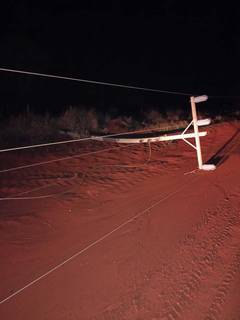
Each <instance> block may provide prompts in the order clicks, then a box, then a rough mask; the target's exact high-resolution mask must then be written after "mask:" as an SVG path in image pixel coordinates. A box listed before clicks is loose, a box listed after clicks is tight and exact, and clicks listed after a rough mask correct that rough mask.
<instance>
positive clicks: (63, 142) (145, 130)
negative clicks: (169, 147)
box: [0, 128, 164, 153]
mask: <svg viewBox="0 0 240 320" xmlns="http://www.w3.org/2000/svg"><path fill="white" fill-rule="evenodd" d="M163 130H164V129H163V128H152V129H151V128H149V129H142V130H135V131H125V132H121V133H113V134H108V135H104V136H98V138H111V137H117V136H121V135H127V134H135V133H143V132H151V131H163ZM92 139H93V137H86V138H79V139H71V140H63V141H56V142H47V143H40V144H33V145H28V146H20V147H13V148H7V149H0V153H3V152H9V151H17V150H24V149H34V148H40V147H46V146H52V145H59V144H67V143H74V142H79V141H89V140H92Z"/></svg>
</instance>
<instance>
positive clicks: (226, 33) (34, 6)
mask: <svg viewBox="0 0 240 320" xmlns="http://www.w3.org/2000/svg"><path fill="white" fill-rule="evenodd" d="M76 3H77V2H71V1H64V2H61V1H57V2H54V1H52V2H50V1H49V3H48V5H47V6H45V5H44V4H41V3H40V2H34V1H13V0H9V1H7V2H6V3H5V5H4V7H3V8H2V10H1V19H0V36H1V50H0V66H1V67H5V68H8V67H9V68H16V69H23V70H29V71H35V72H46V73H51V74H58V75H65V76H73V77H80V78H85V79H92V80H97V81H107V82H116V83H123V84H130V85H136V86H146V87H151V88H156V89H163V90H174V91H183V92H190V93H196V94H210V95H229V94H230V95H231V94H233V95H238V92H239V89H240V82H239V57H240V32H239V30H240V29H239V18H240V14H239V11H238V9H237V7H234V6H231V5H230V4H228V2H224V4H221V3H220V1H211V4H209V3H210V1H209V3H208V4H207V5H204V4H203V2H200V1H197V2H195V1H191V2H190V1H174V0H165V1H159V2H158V4H157V6H156V5H155V6H151V4H150V3H149V5H148V2H145V5H144V6H143V5H141V4H140V2H135V1H132V2H131V1H129V4H128V5H125V6H124V5H123V4H122V5H119V4H117V2H115V1H113V3H112V4H111V5H109V6H104V4H103V3H102V1H95V2H94V1H92V2H87V3H88V4H87V5H82V4H80V3H81V1H78V5H76ZM122 3H123V2H122ZM0 85H1V89H0V94H1V100H2V106H1V107H2V108H6V106H7V107H8V108H9V106H10V107H11V108H12V110H16V109H17V108H19V106H21V107H22V106H25V105H28V104H29V105H31V106H32V107H33V108H34V106H35V107H36V108H38V109H40V108H42V107H43V106H44V108H49V107H50V106H52V108H53V109H54V110H55V109H56V108H58V106H59V107H60V105H70V104H78V105H80V104H85V105H96V106H97V107H98V108H105V107H106V108H107V106H108V107H109V106H110V105H116V107H118V108H123V109H124V108H129V107H131V105H133V106H135V107H136V106H139V105H144V104H145V105H146V104H149V103H152V104H159V105H161V104H163V103H165V104H166V103H168V102H169V103H170V104H171V103H175V102H176V99H177V98H176V97H175V98H174V99H175V100H174V101H173V100H171V99H173V98H172V97H169V96H164V97H163V95H153V94H147V93H140V92H132V91H131V92H130V91H129V90H124V89H110V88H104V87H101V86H100V87H98V86H93V85H91V86H89V85H80V84H77V83H73V82H67V81H61V80H46V79H39V78H35V77H26V76H19V75H14V74H5V73H2V72H0ZM179 99H180V100H179V101H181V103H182V102H183V98H179ZM181 99H182V100H181ZM185 100H186V98H185Z"/></svg>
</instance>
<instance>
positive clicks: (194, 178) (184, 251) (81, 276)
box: [0, 123, 240, 320]
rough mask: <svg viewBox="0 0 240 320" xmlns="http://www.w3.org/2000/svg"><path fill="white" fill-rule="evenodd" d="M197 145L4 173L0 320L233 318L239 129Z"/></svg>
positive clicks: (222, 129) (237, 291) (138, 149)
mask: <svg viewBox="0 0 240 320" xmlns="http://www.w3.org/2000/svg"><path fill="white" fill-rule="evenodd" d="M202 142H203V155H204V160H205V161H207V160H209V159H211V161H212V162H214V163H216V164H217V170H216V171H214V172H200V171H194V172H191V171H192V170H193V169H194V168H195V167H196V159H195V153H194V150H191V149H189V146H187V145H185V144H184V143H183V142H179V143H171V144H168V145H160V144H154V145H152V154H151V159H150V161H147V162H146V159H148V156H149V154H148V149H147V147H146V146H145V147H144V146H130V147H126V148H123V149H120V150H112V151H109V152H105V153H102V154H97V155H94V156H92V157H87V158H73V159H72V160H68V161H62V162H53V163H50V164H49V165H44V166H38V167H34V168H31V167H30V168H28V169H25V170H16V171H13V172H5V173H1V197H2V198H6V197H13V196H14V195H16V194H17V195H18V197H22V198H23V199H21V200H20V199H18V200H5V201H1V209H0V211H1V212H0V257H1V264H0V283H1V285H0V300H1V303H0V319H19V320H22V319H24V320H27V319H36V320H38V319H41V320H43V319H51V320H54V319H58V320H59V319H84V320H85V319H86V320H87V319H94V320H110V319H111V320H112V319H114V320H115V319H134V320H140V319H142V320H143V319H144V320H148V319H169V320H177V319H184V320H185V319H194V320H198V319H199V320H200V319H206V320H210V319H213V320H214V319H228V320H229V319H232V320H237V319H240V210H239V209H240V183H239V181H240V166H239V164H240V134H239V124H236V123H235V124H233V123H229V124H228V123H226V124H221V125H215V126H213V127H211V128H210V129H209V134H208V136H207V137H206V138H203V140H202ZM92 148H99V145H93V146H92ZM33 156H34V158H33ZM4 157H6V156H4V155H2V157H1V159H0V160H1V168H7V167H8V166H7V164H9V165H12V164H14V163H15V164H16V165H22V164H23V163H24V162H26V161H27V162H28V163H30V161H31V159H34V161H36V160H39V161H40V160H42V158H41V157H43V158H44V155H41V157H40V156H39V155H36V156H35V154H34V155H32V154H27V155H24V156H22V155H21V156H19V157H17V155H8V156H7V158H4ZM48 157H49V159H52V155H51V154H50V155H48ZM45 158H46V155H45ZM51 195H52V196H51ZM43 196H46V197H45V198H44V197H43ZM48 196H49V197H48ZM26 197H29V199H25V198H26Z"/></svg>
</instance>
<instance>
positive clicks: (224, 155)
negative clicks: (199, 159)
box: [207, 129, 240, 167]
mask: <svg viewBox="0 0 240 320" xmlns="http://www.w3.org/2000/svg"><path fill="white" fill-rule="evenodd" d="M239 134H240V129H238V130H237V131H236V132H235V133H234V135H233V136H232V137H231V138H230V139H229V140H228V141H227V142H226V143H225V144H224V145H223V146H222V147H221V148H220V149H219V150H218V151H217V152H216V153H215V154H214V155H213V156H212V157H211V158H210V159H209V160H208V161H207V164H214V165H215V166H216V167H219V166H220V165H222V164H223V163H224V162H225V161H226V160H227V159H228V158H229V156H230V153H231V151H232V149H233V148H234V146H235V145H236V141H237V137H238V135H239Z"/></svg>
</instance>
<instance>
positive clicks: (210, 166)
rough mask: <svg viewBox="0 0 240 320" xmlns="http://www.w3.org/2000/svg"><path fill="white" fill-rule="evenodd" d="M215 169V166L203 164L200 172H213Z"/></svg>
mask: <svg viewBox="0 0 240 320" xmlns="http://www.w3.org/2000/svg"><path fill="white" fill-rule="evenodd" d="M215 169H216V166H215V165H214V164H203V165H202V168H201V170H204V171H213V170H215Z"/></svg>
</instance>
